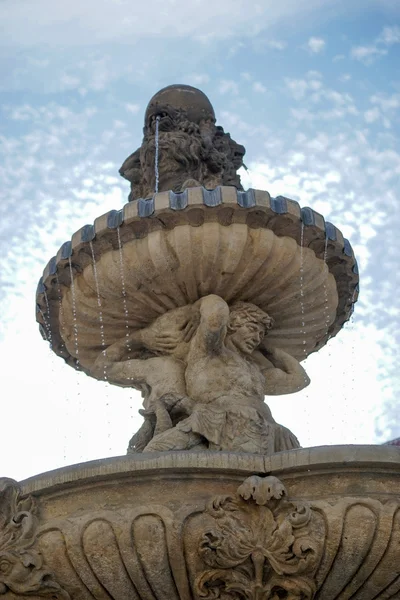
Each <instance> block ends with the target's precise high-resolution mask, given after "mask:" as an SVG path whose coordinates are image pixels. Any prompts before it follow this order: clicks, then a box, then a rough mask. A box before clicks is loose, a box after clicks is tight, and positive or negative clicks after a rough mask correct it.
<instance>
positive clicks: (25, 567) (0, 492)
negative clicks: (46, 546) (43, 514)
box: [0, 478, 69, 600]
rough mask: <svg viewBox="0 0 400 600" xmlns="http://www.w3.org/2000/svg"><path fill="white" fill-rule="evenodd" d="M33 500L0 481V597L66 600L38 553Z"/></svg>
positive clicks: (13, 484)
mask: <svg viewBox="0 0 400 600" xmlns="http://www.w3.org/2000/svg"><path fill="white" fill-rule="evenodd" d="M36 513H37V509H36V503H35V499H34V498H32V497H31V496H23V495H22V494H21V488H20V486H19V484H18V483H17V482H16V481H13V480H12V479H6V478H0V594H1V595H5V597H6V598H9V597H17V598H26V597H27V596H29V597H32V596H33V597H35V598H45V597H46V598H48V597H51V598H52V599H53V600H68V599H69V595H68V593H67V592H66V591H65V590H64V589H63V588H62V587H61V586H60V585H59V583H58V582H57V581H56V579H55V577H54V574H53V573H52V572H51V571H50V570H49V569H48V567H47V565H46V562H45V561H44V559H43V555H42V553H41V552H40V551H39V550H38V543H37V542H38V539H37V529H38V519H37V514H36Z"/></svg>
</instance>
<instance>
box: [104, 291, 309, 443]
mask: <svg viewBox="0 0 400 600" xmlns="http://www.w3.org/2000/svg"><path fill="white" fill-rule="evenodd" d="M272 325H273V321H272V319H271V318H270V317H269V316H268V315H267V314H266V313H265V312H263V311H262V310H260V309H259V308H258V307H257V306H255V305H253V304H250V303H246V302H237V303H236V304H234V305H233V306H232V307H231V308H229V306H228V304H227V303H226V302H225V301H224V300H223V299H222V298H220V297H219V296H216V295H209V296H206V297H204V298H201V299H200V300H199V301H198V302H196V303H195V304H194V305H192V306H186V307H182V308H178V309H175V310H172V311H169V312H168V313H166V314H165V315H162V316H161V317H159V318H158V319H156V320H155V321H154V323H153V324H152V325H150V326H149V327H148V328H146V329H143V330H140V331H137V332H135V333H134V334H133V335H132V336H131V337H130V338H128V340H122V341H121V342H117V343H116V344H113V345H112V346H110V347H109V348H108V349H107V351H106V353H105V354H104V355H103V354H101V355H100V356H99V358H98V359H97V361H96V364H95V367H94V370H93V374H95V375H96V376H97V377H101V376H102V374H103V373H104V372H105V374H106V376H107V379H109V380H110V381H111V382H112V383H117V384H119V385H128V386H135V387H138V388H139V389H141V391H142V393H143V395H144V398H145V400H144V407H145V411H144V413H143V412H142V414H144V416H145V423H144V425H143V427H142V429H141V430H140V432H138V436H136V437H135V436H134V439H133V441H131V448H132V449H134V450H136V451H140V450H144V451H146V452H147V451H165V450H182V449H196V450H203V449H210V450H231V451H244V452H254V453H262V454H271V453H273V452H277V451H280V450H285V449H291V448H295V447H298V446H299V443H298V441H297V439H296V438H295V436H294V435H293V434H292V433H291V432H290V431H289V430H287V429H286V428H284V427H282V426H281V425H279V424H277V423H276V422H275V420H274V419H273V417H272V415H271V411H270V410H269V408H268V406H267V405H266V404H265V403H264V394H269V395H277V394H287V393H291V392H295V391H298V390H300V389H303V388H304V387H305V386H306V385H308V383H309V379H308V377H307V375H306V373H305V371H304V369H303V368H302V367H301V365H300V364H299V363H298V361H297V360H295V359H294V358H292V357H291V356H289V355H288V354H287V353H286V352H283V351H282V350H278V349H273V348H271V347H269V346H268V344H267V343H266V342H265V340H264V338H265V336H266V334H267V332H268V330H269V329H270V328H271V327H272ZM133 353H136V356H135V358H132V355H133Z"/></svg>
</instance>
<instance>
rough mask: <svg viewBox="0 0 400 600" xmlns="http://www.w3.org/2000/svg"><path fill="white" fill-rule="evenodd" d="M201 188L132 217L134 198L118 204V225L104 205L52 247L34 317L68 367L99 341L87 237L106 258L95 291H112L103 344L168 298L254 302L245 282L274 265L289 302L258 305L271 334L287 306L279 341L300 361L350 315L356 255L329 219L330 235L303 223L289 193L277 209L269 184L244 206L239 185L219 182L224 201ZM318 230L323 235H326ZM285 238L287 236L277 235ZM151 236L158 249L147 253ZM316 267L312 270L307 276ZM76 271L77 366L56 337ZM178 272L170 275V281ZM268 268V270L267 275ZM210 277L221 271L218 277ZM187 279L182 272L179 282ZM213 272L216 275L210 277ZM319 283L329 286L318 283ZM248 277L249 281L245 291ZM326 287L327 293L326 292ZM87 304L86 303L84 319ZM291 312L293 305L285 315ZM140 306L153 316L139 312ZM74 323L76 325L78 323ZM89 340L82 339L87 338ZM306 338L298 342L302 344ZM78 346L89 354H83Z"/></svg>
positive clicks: (172, 302) (159, 197) (142, 321)
mask: <svg viewBox="0 0 400 600" xmlns="http://www.w3.org/2000/svg"><path fill="white" fill-rule="evenodd" d="M203 192H204V190H202V189H201V188H191V189H189V190H186V192H185V193H184V194H181V195H178V197H179V198H181V200H180V202H179V206H180V207H183V208H179V209H177V208H172V207H173V206H175V207H176V206H178V204H177V203H176V201H175V198H176V194H168V193H160V194H156V195H155V197H154V199H153V204H152V206H153V207H154V212H153V214H152V215H151V216H149V217H140V216H139V215H138V205H139V202H138V201H135V202H130V203H129V204H127V205H126V206H125V207H124V209H123V210H122V213H121V214H122V217H121V219H122V225H121V226H120V227H119V228H114V227H109V224H110V221H111V219H110V214H111V216H112V218H113V219H112V221H113V222H114V221H115V211H114V212H113V211H112V213H107V214H106V215H104V216H103V217H101V218H99V219H96V223H95V226H94V228H93V229H92V228H91V227H90V226H85V227H83V228H82V229H81V230H80V231H79V232H77V233H76V234H74V236H73V238H72V245H71V252H72V254H71V257H70V259H69V258H68V257H67V258H61V253H59V255H58V258H57V259H56V260H54V259H52V260H51V261H50V262H49V264H48V265H47V267H46V269H45V270H44V273H43V277H42V279H41V281H40V283H39V286H38V293H37V320H38V322H39V323H40V325H41V328H42V333H43V335H44V336H45V337H46V339H48V340H50V341H51V344H52V349H53V350H54V352H56V353H57V354H59V355H60V356H62V357H63V358H64V359H65V360H66V361H67V362H68V363H69V364H71V365H72V366H75V367H78V368H85V366H84V365H85V361H86V360H88V366H90V365H91V364H92V362H93V361H94V360H95V357H96V356H97V353H98V349H99V348H100V350H101V338H100V323H99V311H98V300H97V294H96V286H95V282H94V270H93V256H92V251H91V246H90V243H92V248H93V253H94V256H95V260H96V264H97V263H98V262H99V261H100V260H102V261H103V263H104V264H106V265H107V269H108V271H107V273H109V275H108V274H107V278H106V279H105V280H103V279H101V281H99V291H100V292H101V296H103V295H104V294H105V293H106V292H107V288H108V287H109V286H111V287H112V288H113V293H114V297H115V302H114V305H113V307H112V310H111V312H110V319H111V322H112V330H111V329H110V330H109V331H108V332H105V335H106V341H107V345H108V344H109V343H113V342H114V341H116V339H117V337H116V335H115V332H119V333H118V335H119V336H120V335H122V336H124V335H125V333H126V325H127V324H128V327H130V328H131V327H133V328H135V327H143V326H145V325H147V324H148V323H149V322H150V321H151V319H154V318H155V317H156V316H157V315H158V314H162V313H163V312H166V311H167V310H169V309H172V308H175V307H176V306H182V305H184V304H188V303H190V302H195V301H196V300H197V299H198V298H199V297H200V296H201V295H206V294H209V293H217V294H221V295H222V296H223V297H224V299H225V300H226V301H228V302H232V301H234V300H236V299H245V300H248V301H254V300H255V299H256V297H255V293H252V290H251V286H253V288H254V286H255V287H256V290H255V292H257V291H258V293H259V294H260V292H261V291H262V290H263V287H265V286H266V285H267V284H268V285H270V279H266V278H265V276H266V275H268V269H269V267H270V266H271V268H272V267H273V273H274V274H275V275H276V277H277V285H281V286H282V295H285V293H286V292H287V291H288V290H287V283H290V282H291V283H292V288H293V291H292V296H291V302H289V303H288V302H287V303H286V306H285V307H281V306H277V308H276V310H275V311H274V310H273V309H272V308H271V307H270V306H269V304H270V302H269V303H267V302H264V303H263V305H262V306H261V307H262V308H264V309H265V310H266V311H267V312H268V313H269V314H271V316H273V317H274V320H275V327H274V329H273V330H272V331H271V332H270V339H271V337H273V336H275V335H276V336H277V337H279V330H280V328H279V320H280V318H282V317H281V316H280V315H282V314H283V315H284V314H286V312H287V317H288V318H289V316H290V317H292V321H293V323H292V327H291V328H290V323H288V330H287V333H286V335H284V336H282V339H281V340H280V347H281V348H282V349H286V350H287V351H289V352H290V353H291V354H292V355H293V356H295V357H296V358H298V359H300V360H301V359H302V358H303V356H304V358H305V357H306V356H307V355H308V354H309V353H310V352H314V351H316V350H318V349H319V348H320V347H321V346H323V345H324V344H325V343H326V341H327V340H328V339H329V338H330V337H332V336H334V335H336V334H337V333H338V331H340V328H341V327H342V325H343V323H344V322H345V321H346V320H348V319H349V317H350V315H351V312H352V310H353V304H354V302H355V301H356V299H357V294H358V271H357V263H356V261H355V258H354V255H351V256H348V254H345V252H344V248H345V245H344V241H343V237H342V236H341V234H340V232H339V231H338V230H337V229H336V228H335V227H333V226H330V227H329V235H328V229H327V231H325V229H324V228H322V229H320V228H319V226H318V225H302V223H303V222H302V220H301V212H300V207H299V205H298V204H297V203H296V202H293V201H291V200H286V199H285V206H286V208H285V210H286V211H287V212H285V213H283V214H279V213H276V212H275V211H274V209H273V208H272V205H271V198H270V196H269V194H268V193H267V192H261V191H257V190H251V192H252V194H253V195H254V202H255V203H254V204H251V203H250V204H251V205H250V206H249V207H246V208H244V207H243V206H241V204H243V203H242V196H241V195H240V194H241V193H240V192H237V191H236V190H235V189H234V188H232V187H224V188H221V189H220V194H221V200H222V202H221V204H220V205H218V206H215V207H214V208H209V207H207V206H206V205H205V203H204V195H203ZM247 194H248V192H247ZM315 221H316V222H317V221H318V219H317V218H316V219H315ZM184 225H186V226H187V227H186V229H182V228H180V229H178V231H180V232H182V233H181V234H180V235H179V237H178V232H175V233H174V229H175V228H177V227H179V226H184ZM218 225H219V227H218ZM302 227H303V245H304V248H303V258H304V260H305V262H306V263H308V264H307V265H305V266H306V268H305V272H304V282H303V283H304V290H303V291H304V295H305V301H304V303H303V304H304V310H305V317H306V321H307V320H309V321H310V323H308V324H307V323H306V327H305V328H304V329H305V332H303V331H300V330H301V329H303V327H302V319H301V302H300V298H299V295H300V275H301V274H300V262H301V261H300V259H301V249H300V248H297V249H296V246H294V245H293V240H294V241H296V242H297V245H299V244H300V240H301V233H302ZM271 232H272V233H274V234H275V236H276V237H277V238H278V239H277V240H275V238H272V237H271ZM326 234H327V235H328V239H326V238H325V235H326ZM92 236H94V237H92ZM284 238H289V240H288V241H285V239H284ZM91 240H92V241H91ZM233 240H234V243H233ZM272 240H274V242H273V243H274V244H275V245H276V246H275V248H274V253H273V255H271V254H270V251H271V250H272V248H270V249H268V246H271V243H272ZM290 240H292V241H290ZM119 242H121V246H122V252H123V255H124V254H125V253H127V254H129V255H130V258H129V260H128V261H127V264H126V265H125V259H124V261H123V262H124V265H123V275H124V282H125V286H126V287H125V299H126V309H127V312H128V316H126V313H125V306H124V294H123V290H122V275H121V263H120V253H119ZM157 244H158V246H159V250H158V253H157V254H155V250H156V248H157ZM279 248H282V254H281V255H279V256H278V255H277V251H278V250H279ZM285 248H286V250H285ZM136 249H137V251H138V252H140V253H139V254H138V252H137V251H136ZM310 250H312V252H310ZM142 254H143V258H144V260H143V263H142V262H141V255H142ZM106 255H108V256H106ZM313 257H314V258H318V259H320V261H321V262H319V261H314V260H313ZM324 258H326V265H327V267H328V270H329V273H330V274H331V275H333V277H334V283H335V284H336V290H337V294H338V301H337V307H336V314H335V315H334V319H333V321H331V315H330V311H331V310H332V309H331V304H332V302H333V303H334V302H335V298H336V292H335V290H334V286H333V285H332V283H333V281H332V280H330V278H329V276H328V275H327V271H326V270H325V267H324V264H323V262H325V261H324ZM69 261H71V265H70V263H69ZM181 263H182V265H181ZM203 263H204V264H203ZM311 263H313V265H314V266H313V269H314V270H310V269H309V265H310V264H311ZM289 266H290V269H289V270H288V267H289ZM229 269H230V270H229ZM279 269H280V270H279ZM316 271H317V272H318V273H319V277H318V278H317V281H314V275H315V274H316ZM82 272H83V273H86V275H85V276H84V277H83V279H84V278H85V277H86V278H87V281H88V286H90V287H88V289H87V290H80V289H79V286H78V285H77V286H76V287H77V289H76V293H77V294H83V295H84V296H87V297H88V298H86V297H85V298H84V300H85V303H86V302H87V301H88V302H89V304H88V307H87V309H86V305H85V306H82V307H81V306H79V303H78V302H77V306H76V309H77V310H80V311H82V319H83V320H84V321H85V322H84V323H83V331H82V333H83V335H82V336H81V338H82V339H78V342H79V349H80V356H79V357H78V358H79V360H80V364H78V365H77V364H76V363H77V361H76V347H75V342H74V343H73V344H72V347H71V342H70V343H69V350H68V348H67V347H66V344H65V341H64V339H63V336H64V335H67V332H66V331H65V325H64V316H65V317H66V318H67V320H68V322H70V321H71V319H73V309H72V308H71V304H72V298H71V291H69V292H68V290H69V289H70V287H71V273H72V275H73V281H74V282H75V280H76V281H78V279H79V278H80V277H81V276H82V275H81V274H82ZM160 273H163V274H164V275H165V288H163V282H162V281H161V282H160ZM166 275H168V277H167V276H166ZM177 275H178V276H179V279H178V280H176V276H177ZM240 275H242V279H240ZM271 275H272V273H270V275H269V277H271ZM286 275H289V279H290V281H289V282H287V281H286V279H285V277H286ZM217 276H219V277H220V279H221V280H220V281H219V280H218V278H217ZM185 277H188V278H189V279H188V281H187V282H186V280H185ZM207 277H208V279H207ZM212 277H214V281H212V280H210V279H211V278H212ZM282 278H283V279H282ZM83 279H82V280H81V282H82V283H83ZM325 282H326V283H327V287H324V283H325ZM246 285H248V286H249V290H248V293H247V290H246ZM171 286H172V287H171ZM285 286H286V288H285ZM318 286H320V287H318ZM137 288H139V290H138V289H137ZM226 288H228V290H227V291H228V294H226V291H225V289H226ZM275 290H276V293H277V291H278V288H277V287H276V288H275ZM138 292H141V294H139V293H138ZM289 292H290V290H289ZM67 293H68V295H69V296H70V300H69V305H68V308H67V309H66V310H64V308H63V307H62V305H61V303H60V301H62V300H63V298H64V297H65V296H66V294H67ZM132 294H135V295H136V296H137V299H136V298H131V295H132ZM174 294H175V295H174ZM331 294H333V298H331V297H330V295H331ZM279 297H280V296H279ZM315 303H319V304H318V305H317V306H318V309H317V310H316V311H315V313H314V314H308V311H309V308H310V304H314V306H315ZM316 308H317V307H316ZM85 310H89V311H90V312H89V314H88V317H89V318H88V319H86V314H85V312H84V311H85ZM107 311H108V308H107V306H105V307H103V311H102V312H105V313H106V314H107ZM290 311H293V314H292V312H290ZM146 312H149V313H151V314H148V315H147V316H146ZM64 313H65V314H64ZM67 313H68V314H67ZM142 314H143V316H142ZM78 317H79V315H78ZM289 320H290V319H289ZM317 325H318V326H319V330H320V331H319V332H318V333H315V334H311V335H309V333H310V332H311V331H313V330H314V331H315V330H316V329H317V327H316V326H317ZM76 326H77V328H78V329H79V323H77V324H76ZM69 327H70V325H69ZM87 328H89V329H90V332H91V337H92V339H93V343H92V347H93V346H94V347H97V350H95V351H93V350H90V347H91V344H90V343H89V344H88V343H86V341H85V340H86V333H85V332H86V331H87ZM290 330H291V331H292V333H293V336H294V337H295V338H296V341H294V342H293V343H292V347H291V348H289V346H288V345H287V344H290V343H291V341H290V340H291V339H292V338H291V335H292V334H291V333H290ZM74 331H75V329H74ZM69 335H71V334H70V333H69ZM284 338H285V339H284ZM74 339H75V334H74ZM88 339H89V340H90V338H89V337H88ZM304 339H305V340H306V345H305V346H306V347H305V348H304V347H303V344H302V341H303V340H304ZM293 346H296V347H295V348H294V347H293ZM299 347H300V348H299ZM85 353H87V354H88V356H86V357H85Z"/></svg>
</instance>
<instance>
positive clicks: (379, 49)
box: [350, 25, 400, 65]
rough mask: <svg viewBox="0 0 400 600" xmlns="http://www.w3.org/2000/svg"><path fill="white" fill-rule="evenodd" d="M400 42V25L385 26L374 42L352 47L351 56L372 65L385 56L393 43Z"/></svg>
mask: <svg viewBox="0 0 400 600" xmlns="http://www.w3.org/2000/svg"><path fill="white" fill-rule="evenodd" d="M399 43H400V27H398V26H397V25H395V26H393V27H392V26H387V27H384V28H383V29H382V31H381V33H380V35H379V36H378V37H377V38H376V39H375V41H374V43H373V44H370V45H368V46H355V47H353V48H352V49H351V52H350V56H351V58H354V59H356V60H359V61H361V62H363V63H364V64H365V65H371V64H372V63H373V62H374V61H375V60H376V59H377V58H378V57H380V56H385V55H386V54H387V53H388V48H389V47H390V46H392V45H393V44H399Z"/></svg>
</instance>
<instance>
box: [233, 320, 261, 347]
mask: <svg viewBox="0 0 400 600" xmlns="http://www.w3.org/2000/svg"><path fill="white" fill-rule="evenodd" d="M264 335H265V327H264V326H263V325H262V324H261V323H256V322H252V321H249V322H247V323H244V324H243V325H241V326H240V327H239V328H238V329H236V330H235V331H234V332H233V333H232V334H231V335H230V340H231V342H232V343H233V344H234V345H235V346H236V348H237V349H238V350H240V351H241V352H243V354H251V353H252V352H253V351H254V350H255V349H256V348H257V347H258V346H259V345H260V344H261V342H262V340H263V338H264Z"/></svg>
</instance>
